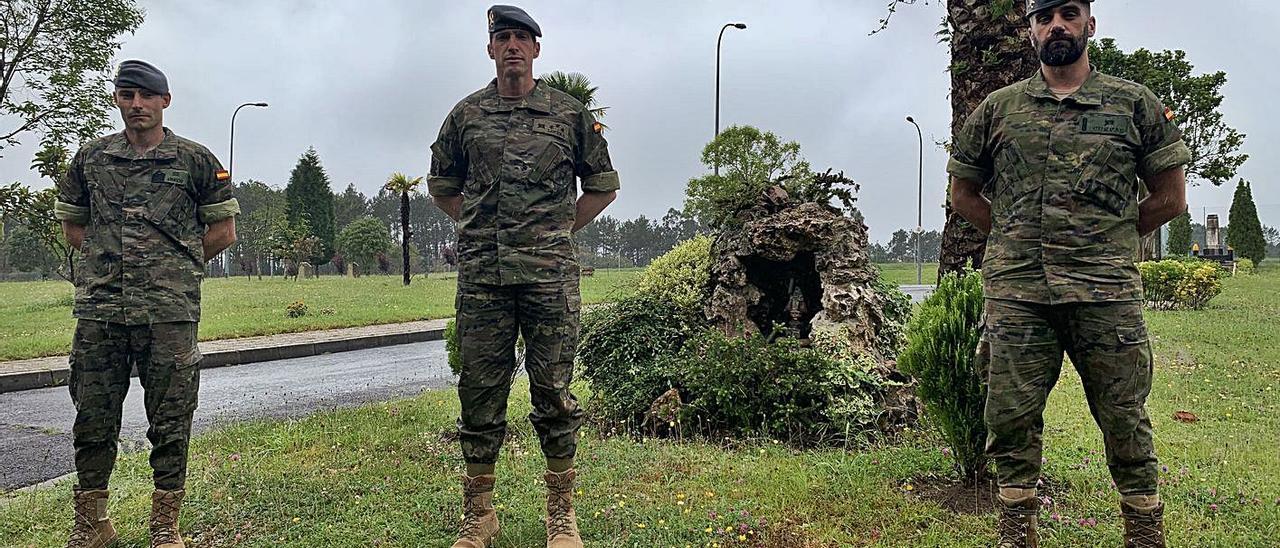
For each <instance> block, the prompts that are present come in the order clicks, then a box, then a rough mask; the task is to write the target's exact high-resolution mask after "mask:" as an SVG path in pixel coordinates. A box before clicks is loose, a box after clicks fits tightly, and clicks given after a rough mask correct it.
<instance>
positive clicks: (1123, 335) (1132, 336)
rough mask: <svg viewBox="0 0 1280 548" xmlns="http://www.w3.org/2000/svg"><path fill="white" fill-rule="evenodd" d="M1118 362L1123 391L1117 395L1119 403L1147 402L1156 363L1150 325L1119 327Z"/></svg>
mask: <svg viewBox="0 0 1280 548" xmlns="http://www.w3.org/2000/svg"><path fill="white" fill-rule="evenodd" d="M1116 342H1117V347H1116V352H1115V354H1114V356H1115V359H1116V360H1117V361H1116V363H1115V364H1114V365H1115V366H1116V372H1115V373H1114V374H1115V375H1116V376H1117V377H1119V378H1118V379H1116V381H1117V383H1118V384H1119V385H1120V386H1121V389H1120V390H1118V391H1116V393H1115V394H1114V396H1115V399H1116V401H1117V402H1118V403H1119V404H1122V405H1130V404H1133V403H1135V402H1140V401H1143V400H1145V399H1146V397H1147V395H1148V394H1150V392H1151V376H1152V374H1153V363H1152V360H1151V343H1150V339H1149V337H1148V336H1147V326H1146V325H1145V324H1143V323H1138V324H1128V325H1117V326H1116Z"/></svg>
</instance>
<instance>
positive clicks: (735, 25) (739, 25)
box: [715, 23, 747, 175]
mask: <svg viewBox="0 0 1280 548" xmlns="http://www.w3.org/2000/svg"><path fill="white" fill-rule="evenodd" d="M729 27H733V28H735V29H739V30H742V29H746V28H747V24H746V23H725V24H724V26H723V27H720V36H719V37H717V38H716V134H715V136H716V137H719V136H720V44H721V42H724V31H725V30H728V28H729ZM715 174H716V175H719V174H720V164H719V162H717V163H716V165H715Z"/></svg>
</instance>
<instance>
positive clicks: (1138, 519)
mask: <svg viewBox="0 0 1280 548" xmlns="http://www.w3.org/2000/svg"><path fill="white" fill-rule="evenodd" d="M1125 517H1126V519H1125V521H1126V522H1127V525H1128V527H1126V528H1125V529H1126V531H1125V533H1126V535H1125V536H1126V537H1128V538H1127V539H1126V541H1127V543H1126V544H1125V546H1131V547H1133V548H1155V547H1158V546H1164V532H1163V531H1162V530H1161V527H1160V520H1158V519H1155V518H1153V517H1149V516H1125Z"/></svg>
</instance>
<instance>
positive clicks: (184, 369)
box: [70, 319, 201, 490]
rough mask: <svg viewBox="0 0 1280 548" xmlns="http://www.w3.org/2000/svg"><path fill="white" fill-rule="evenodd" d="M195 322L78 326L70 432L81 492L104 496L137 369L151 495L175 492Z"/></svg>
mask: <svg viewBox="0 0 1280 548" xmlns="http://www.w3.org/2000/svg"><path fill="white" fill-rule="evenodd" d="M200 358H201V356H200V350H199V348H198V347H197V346H196V323H195V322H164V323H156V324H152V325H123V324H118V323H108V322H99V321H94V320H84V319H81V320H79V321H77V322H76V332H75V338H74V339H73V342H72V347H71V357H70V363H71V383H70V388H71V401H72V402H74V403H75V406H76V420H75V425H74V426H73V427H72V430H71V432H72V437H73V444H74V446H75V451H76V456H75V460H76V475H77V477H78V479H79V484H80V488H81V489H106V488H107V481H108V480H109V479H110V478H111V470H112V468H113V467H114V466H115V461H116V443H117V440H118V438H119V437H120V419H121V416H120V413H121V409H122V407H123V405H124V398H125V395H126V394H127V393H128V392H129V373H130V371H131V370H132V369H133V368H134V367H136V368H137V370H138V379H139V380H140V381H141V383H142V390H143V394H144V396H143V406H144V407H145V408H146V411H147V420H148V421H149V422H150V425H151V426H150V428H149V429H148V430H147V439H148V440H150V441H151V468H152V470H153V472H154V480H155V485H156V488H157V489H163V490H177V489H182V488H183V485H184V484H185V483H186V476H187V447H188V445H189V443H190V440H191V416H192V414H193V413H194V412H195V410H196V403H197V392H198V391H199V389H200V367H199V364H200Z"/></svg>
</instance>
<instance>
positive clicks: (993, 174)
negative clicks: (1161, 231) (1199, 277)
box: [947, 70, 1191, 304]
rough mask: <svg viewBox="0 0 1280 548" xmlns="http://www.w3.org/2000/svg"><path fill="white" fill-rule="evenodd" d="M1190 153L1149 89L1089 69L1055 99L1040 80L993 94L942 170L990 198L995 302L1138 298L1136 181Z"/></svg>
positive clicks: (987, 278) (988, 283)
mask: <svg viewBox="0 0 1280 548" xmlns="http://www.w3.org/2000/svg"><path fill="white" fill-rule="evenodd" d="M1190 160H1191V153H1190V151H1189V150H1188V149H1187V145H1186V143H1184V142H1183V141H1182V134H1181V132H1179V131H1178V128H1177V127H1176V126H1175V125H1174V123H1173V113H1172V112H1171V111H1169V110H1168V109H1166V108H1165V107H1164V105H1162V104H1161V103H1160V100H1159V99H1157V98H1156V96H1155V94H1153V93H1152V92H1151V90H1149V89H1147V88H1146V87H1144V86H1142V85H1140V84H1136V83H1133V82H1130V81H1127V80H1122V79H1119V78H1115V77H1112V76H1107V75H1105V74H1101V73H1099V72H1098V71H1096V70H1094V71H1093V72H1092V73H1091V74H1090V75H1089V77H1088V79H1087V80H1085V82H1084V84H1083V85H1082V86H1081V87H1080V89H1079V90H1077V91H1076V92H1075V93H1073V94H1072V95H1070V96H1068V97H1066V98H1065V99H1062V100H1058V98H1057V97H1055V96H1054V95H1053V93H1052V92H1051V91H1050V90H1049V86H1048V84H1047V83H1046V82H1045V80H1044V77H1043V75H1042V74H1041V73H1039V72H1037V73H1036V75H1035V76H1033V77H1031V78H1030V79H1027V80H1025V81H1022V82H1018V83H1016V84H1014V85H1011V86H1008V87H1006V88H1004V89H1001V90H999V91H996V92H995V93H992V94H991V95H990V96H988V97H987V98H986V100H984V101H983V102H982V104H980V105H979V106H978V108H977V109H976V110H974V112H973V113H972V114H971V115H970V116H969V119H968V121H966V122H965V124H964V127H963V128H962V129H961V130H960V132H959V133H958V134H957V135H956V139H955V143H953V151H952V157H951V161H950V162H949V163H948V165H947V171H948V172H949V173H950V174H951V175H952V176H954V177H955V178H957V179H961V180H966V181H973V182H978V183H981V184H982V185H983V194H984V195H986V196H988V197H989V198H990V199H991V217H992V219H991V234H990V236H988V238H987V251H986V257H985V258H984V260H983V265H982V274H983V278H984V286H985V287H984V291H985V293H986V296H987V297H988V298H996V299H1009V300H1018V301H1026V302H1034V303H1042V304H1058V303H1078V302H1102V301H1123V300H1137V299H1141V298H1142V280H1141V278H1140V277H1139V275H1138V269H1137V267H1136V266H1135V265H1134V263H1133V259H1134V256H1135V255H1136V253H1137V250H1138V245H1139V236H1138V192H1139V188H1138V184H1139V181H1138V179H1139V177H1141V178H1142V179H1146V178H1147V177H1150V176H1152V175H1155V174H1157V173H1160V172H1163V171H1165V170H1168V169H1171V168H1176V167H1178V166H1180V165H1184V164H1186V163H1188V162H1189V161H1190Z"/></svg>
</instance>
